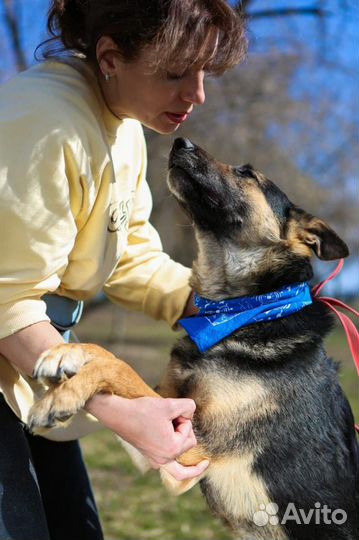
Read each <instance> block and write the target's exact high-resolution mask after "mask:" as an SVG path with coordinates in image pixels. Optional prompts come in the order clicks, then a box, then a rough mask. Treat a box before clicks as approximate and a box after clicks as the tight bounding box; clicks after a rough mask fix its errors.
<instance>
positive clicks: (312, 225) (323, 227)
mask: <svg viewBox="0 0 359 540" xmlns="http://www.w3.org/2000/svg"><path fill="white" fill-rule="evenodd" d="M291 214H292V215H291V219H294V220H296V222H297V223H296V234H297V237H298V240H300V241H301V242H303V243H304V244H306V245H307V246H308V247H310V248H311V249H312V250H313V251H314V253H315V254H316V256H317V257H319V259H322V260H323V261H332V260H334V259H341V258H343V257H347V256H348V255H349V249H348V246H347V245H346V243H345V242H344V241H343V240H342V239H341V238H339V236H338V235H337V233H336V232H335V231H333V229H332V228H331V227H329V225H328V224H327V223H326V222H325V221H323V220H321V219H319V218H316V217H314V216H311V215H310V214H307V213H306V212H304V210H301V209H299V208H295V209H293V210H292V211H291Z"/></svg>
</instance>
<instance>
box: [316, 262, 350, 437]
mask: <svg viewBox="0 0 359 540" xmlns="http://www.w3.org/2000/svg"><path fill="white" fill-rule="evenodd" d="M343 266H344V259H340V261H339V264H338V266H337V267H336V269H335V270H334V272H332V273H331V274H330V276H329V277H327V279H325V280H324V281H322V282H321V283H319V284H318V285H316V286H315V287H313V289H312V295H313V298H316V300H319V301H320V302H323V304H325V305H326V306H328V307H329V308H330V309H331V310H332V311H334V313H335V314H336V315H337V317H338V318H339V320H340V322H341V323H342V325H343V328H344V330H345V333H346V336H347V340H348V343H349V348H350V352H351V353H352V357H353V360H354V364H355V367H356V370H357V372H358V376H359V332H358V330H357V328H356V326H355V325H354V323H353V321H352V320H351V319H349V317H348V316H347V315H345V314H344V313H342V312H341V311H338V310H337V309H336V308H341V309H345V310H347V311H349V312H350V313H352V314H353V315H355V317H357V318H358V319H359V312H358V311H356V310H355V309H353V308H352V307H350V306H347V304H344V302H341V301H340V300H337V299H336V298H330V297H328V296H318V295H319V293H320V291H321V290H322V289H323V287H324V286H325V285H326V284H327V283H328V282H329V281H331V280H332V279H334V278H335V277H336V276H337V275H338V274H339V272H340V271H341V269H342V268H343ZM355 429H356V431H357V432H358V433H359V425H357V424H355Z"/></svg>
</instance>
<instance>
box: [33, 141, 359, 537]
mask: <svg viewBox="0 0 359 540" xmlns="http://www.w3.org/2000/svg"><path fill="white" fill-rule="evenodd" d="M168 184H169V188H170V191H171V192H172V194H173V195H174V196H175V198H176V199H177V200H178V202H179V204H180V205H181V206H182V207H183V208H184V210H185V212H186V213H187V214H188V215H189V216H190V218H191V220H192V222H193V227H194V230H195V235H196V239H197V243H198V256H197V258H196V260H195V262H194V264H193V273H192V277H191V286H192V288H193V289H194V291H195V292H196V293H198V294H199V295H201V296H203V297H205V298H207V299H210V300H222V299H232V298H237V297H244V296H253V295H261V294H264V293H268V292H271V291H276V290H278V289H280V288H282V287H283V286H287V285H290V284H298V283H300V282H306V281H308V280H310V279H311V278H312V276H313V271H312V267H311V263H310V258H311V256H312V254H313V252H314V253H315V254H316V255H317V256H318V257H319V258H320V259H323V260H331V259H336V258H341V257H345V256H346V255H348V248H347V246H346V245H345V243H344V242H343V241H342V240H341V239H340V238H339V237H338V236H337V234H336V233H335V232H334V231H333V230H332V229H331V228H330V227H329V226H328V225H327V224H326V223H325V222H324V221H322V220H320V219H318V218H316V217H313V216H311V215H309V214H308V213H306V212H305V211H304V210H302V209H300V208H298V207H297V206H295V205H294V204H292V203H291V202H290V201H289V199H288V198H287V197H286V195H285V194H284V193H283V192H282V191H281V190H280V189H279V188H278V187H277V186H276V185H275V184H273V183H272V182H271V181H270V180H268V179H267V178H265V177H264V176H263V175H262V174H261V173H259V172H257V171H255V170H254V169H253V168H252V167H251V166H249V165H244V166H238V167H233V166H230V165H225V164H222V163H220V162H218V161H216V160H215V159H213V158H212V157H211V156H209V155H208V154H207V153H206V152H205V151H204V150H202V149H201V148H199V147H198V146H195V145H194V144H193V143H191V142H190V141H189V140H188V139H176V141H175V142H174V145H173V148H172V150H171V153H170V158H169V176H168ZM332 326H333V321H332V316H331V314H330V313H329V310H328V308H327V307H326V306H325V305H324V304H323V303H321V302H318V301H316V300H315V299H314V300H313V303H312V304H311V305H308V306H307V307H305V308H303V309H301V310H300V311H298V312H296V313H294V314H291V315H289V316H287V317H285V318H281V319H278V320H272V321H266V322H260V323H257V324H251V325H249V326H246V327H243V328H241V329H239V330H237V331H235V332H234V333H232V334H231V335H229V337H227V338H225V339H223V340H222V341H221V342H219V343H218V344H216V345H215V346H213V347H212V348H210V349H209V350H208V351H207V352H205V353H201V352H200V351H199V350H198V348H197V346H196V345H195V343H194V342H193V341H192V340H191V339H190V338H189V337H188V336H186V337H183V338H181V339H180V340H179V341H178V342H177V343H176V344H175V346H174V348H173V350H172V355H171V360H170V363H169V366H168V369H167V371H166V373H165V375H164V378H163V380H162V382H161V384H160V385H159V387H158V389H157V392H158V393H156V392H155V391H154V390H152V389H151V388H149V387H148V386H147V385H146V384H145V383H144V381H143V380H142V379H141V378H140V377H139V376H138V375H137V374H136V373H135V372H134V371H133V370H132V369H131V368H130V367H129V366H128V365H127V364H126V363H125V362H123V361H121V360H118V359H116V358H115V357H114V356H113V355H112V354H111V353H109V352H107V351H105V350H103V349H102V348H101V347H98V346H96V345H83V344H76V345H60V346H57V347H55V348H53V349H51V350H50V351H49V352H47V353H45V354H44V355H42V357H41V358H40V359H39V361H38V363H37V365H36V367H35V371H34V376H36V377H38V378H39V379H42V380H44V381H45V382H50V383H51V384H52V386H51V387H50V389H49V390H48V392H47V394H46V395H45V397H44V398H43V399H42V400H41V401H39V402H37V403H36V404H35V405H34V407H33V409H32V411H31V414H30V422H29V423H30V426H31V428H32V430H33V431H35V432H41V429H43V428H47V427H51V426H54V425H56V423H57V422H59V421H63V420H64V419H66V418H68V417H69V416H70V415H73V414H75V413H76V412H77V411H78V410H79V409H80V408H82V407H83V406H84V404H85V402H86V401H87V400H88V399H89V398H90V397H91V396H93V395H94V394H95V393H97V392H111V393H115V394H118V395H121V396H124V397H128V398H135V397H140V396H158V395H161V396H164V397H189V398H193V399H194V400H195V402H196V404H197V409H196V413H195V416H194V431H195V435H196V438H197V441H198V444H197V446H196V447H195V448H193V449H192V450H190V451H189V452H186V453H185V454H183V455H182V456H181V457H180V458H179V461H180V462H181V463H183V464H186V465H190V464H195V463H198V462H199V461H201V460H202V459H209V461H210V465H209V467H208V469H207V470H206V471H205V472H204V473H203V475H202V478H201V479H200V485H201V489H202V492H203V494H204V496H205V498H206V500H207V502H208V505H209V507H210V508H211V509H212V511H213V512H214V513H215V514H217V515H218V516H220V517H221V518H222V519H223V520H224V521H225V522H226V523H227V524H229V525H230V527H231V528H232V529H233V530H234V531H235V537H236V538H238V539H246V540H249V539H253V540H255V539H265V540H274V539H290V540H341V539H343V540H344V539H345V540H349V539H350V540H358V538H359V452H358V445H357V441H356V437H355V432H354V420H353V415H352V412H351V409H350V406H349V404H348V401H347V399H346V398H345V396H344V394H343V391H342V389H341V388H340V385H339V382H338V370H337V366H336V364H335V363H334V362H333V361H332V360H330V359H329V358H328V357H327V355H326V353H325V351H324V348H323V339H324V337H325V336H326V335H327V334H328V332H329V331H330V329H331V328H332ZM54 381H56V383H57V384H56V385H55V386H54V385H53V383H54ZM162 475H163V478H164V481H165V484H166V485H167V486H169V487H170V488H171V489H172V491H174V492H176V493H181V492H184V491H186V490H187V489H189V488H190V487H191V486H192V485H194V484H195V483H196V482H197V481H198V479H195V480H191V481H183V482H177V481H175V480H174V479H172V481H171V479H170V478H169V477H168V475H166V472H165V471H163V474H162Z"/></svg>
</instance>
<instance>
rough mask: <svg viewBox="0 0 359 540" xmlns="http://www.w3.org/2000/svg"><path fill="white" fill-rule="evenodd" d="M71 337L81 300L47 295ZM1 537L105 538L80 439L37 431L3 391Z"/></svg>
mask: <svg viewBox="0 0 359 540" xmlns="http://www.w3.org/2000/svg"><path fill="white" fill-rule="evenodd" d="M43 299H44V300H45V301H46V304H47V314H48V315H49V317H50V319H51V321H52V323H53V324H54V326H55V327H56V328H57V329H58V330H59V331H60V332H62V333H63V337H64V339H65V341H67V340H68V338H69V334H70V328H72V327H73V326H74V325H75V324H76V323H77V322H78V321H79V319H80V317H81V313H82V305H81V303H78V302H74V301H73V300H69V299H66V298H60V297H56V296H48V295H46V296H45V297H43ZM0 539H1V540H103V534H102V529H101V525H100V521H99V518H98V513H97V509H96V504H95V500H94V497H93V494H92V490H91V485H90V481H89V478H88V475H87V471H86V467H85V464H84V462H83V459H82V455H81V449H80V445H79V443H78V441H67V442H54V441H49V440H47V439H45V438H43V437H39V436H33V435H31V434H30V433H29V432H28V431H27V430H26V427H25V426H24V425H23V423H22V422H21V421H20V420H19V419H18V418H17V417H16V415H15V414H14V413H13V412H12V410H11V409H10V407H9V406H8V405H7V403H6V402H5V399H4V397H3V395H2V394H1V393H0Z"/></svg>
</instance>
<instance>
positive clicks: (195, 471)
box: [161, 459, 209, 480]
mask: <svg viewBox="0 0 359 540" xmlns="http://www.w3.org/2000/svg"><path fill="white" fill-rule="evenodd" d="M208 465H209V461H208V460H207V459H204V460H203V461H200V463H198V464H197V465H191V466H189V467H185V466H184V465H181V464H180V463H178V461H171V462H170V463H166V465H162V467H161V468H163V469H164V470H165V471H167V472H168V473H169V474H170V475H171V476H173V477H174V478H175V479H176V480H189V479H190V478H196V477H197V476H199V475H201V474H202V473H203V472H204V471H205V470H206V469H207V467H208Z"/></svg>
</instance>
